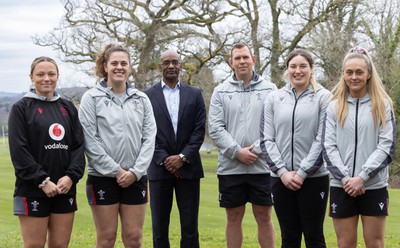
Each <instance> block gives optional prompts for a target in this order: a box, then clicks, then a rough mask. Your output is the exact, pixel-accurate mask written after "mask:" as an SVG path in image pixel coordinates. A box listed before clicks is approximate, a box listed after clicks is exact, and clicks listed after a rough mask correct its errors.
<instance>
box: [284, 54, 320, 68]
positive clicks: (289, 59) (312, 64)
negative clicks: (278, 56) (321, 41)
mask: <svg viewBox="0 0 400 248" xmlns="http://www.w3.org/2000/svg"><path fill="white" fill-rule="evenodd" d="M296 56H302V57H304V58H305V59H306V60H307V61H308V63H309V64H310V67H311V68H314V59H313V58H312V55H311V53H310V52H308V51H306V50H303V49H296V50H293V51H291V52H290V53H289V55H288V56H287V58H286V60H285V65H286V68H287V67H288V66H289V62H290V61H291V60H292V59H293V58H294V57H296Z"/></svg>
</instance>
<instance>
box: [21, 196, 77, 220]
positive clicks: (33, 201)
mask: <svg viewBox="0 0 400 248" xmlns="http://www.w3.org/2000/svg"><path fill="white" fill-rule="evenodd" d="M77 209H78V206H77V204H76V195H56V196H54V197H26V196H14V214H15V215H25V216H32V217H48V216H50V214H65V213H72V212H75V211H76V210H77Z"/></svg>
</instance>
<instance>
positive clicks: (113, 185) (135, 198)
mask: <svg viewBox="0 0 400 248" xmlns="http://www.w3.org/2000/svg"><path fill="white" fill-rule="evenodd" d="M86 196H87V198H88V201H89V205H112V204H116V203H121V204H126V205H140V204H144V203H147V201H148V197H147V176H143V177H142V178H140V180H139V181H136V182H134V183H132V184H131V185H130V186H129V187H127V188H122V187H121V186H119V185H118V183H117V179H116V178H112V177H96V176H91V175H89V176H88V179H87V181H86Z"/></svg>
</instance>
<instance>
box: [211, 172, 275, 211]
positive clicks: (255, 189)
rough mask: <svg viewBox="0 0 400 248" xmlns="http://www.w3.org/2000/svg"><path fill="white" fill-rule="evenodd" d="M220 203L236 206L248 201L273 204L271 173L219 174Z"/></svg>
mask: <svg viewBox="0 0 400 248" xmlns="http://www.w3.org/2000/svg"><path fill="white" fill-rule="evenodd" d="M218 179H219V180H218V186H219V205H220V207H223V208H235V207H239V206H243V205H245V204H246V203H247V202H250V203H252V204H256V205H261V206H272V205H273V204H272V198H271V189H270V184H271V182H270V181H271V177H270V175H269V174H241V175H218Z"/></svg>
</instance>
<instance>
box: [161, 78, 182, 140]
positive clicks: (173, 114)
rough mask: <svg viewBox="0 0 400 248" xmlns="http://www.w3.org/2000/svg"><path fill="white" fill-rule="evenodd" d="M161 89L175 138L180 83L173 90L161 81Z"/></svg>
mask: <svg viewBox="0 0 400 248" xmlns="http://www.w3.org/2000/svg"><path fill="white" fill-rule="evenodd" d="M161 87H162V91H163V94H164V98H165V103H166V104H167V108H168V112H169V116H170V118H171V121H172V126H173V127H174V133H175V138H176V131H177V128H178V114H179V102H180V98H179V93H180V89H181V83H180V82H178V83H177V84H176V85H175V88H173V89H171V88H170V87H169V86H168V85H167V84H166V83H164V81H161Z"/></svg>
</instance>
